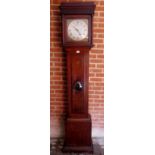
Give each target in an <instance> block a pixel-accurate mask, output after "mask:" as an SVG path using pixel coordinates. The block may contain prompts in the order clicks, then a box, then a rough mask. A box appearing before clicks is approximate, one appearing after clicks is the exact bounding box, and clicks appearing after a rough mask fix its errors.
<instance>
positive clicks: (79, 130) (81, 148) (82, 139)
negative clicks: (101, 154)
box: [63, 116, 93, 153]
mask: <svg viewBox="0 0 155 155" xmlns="http://www.w3.org/2000/svg"><path fill="white" fill-rule="evenodd" d="M63 152H89V153H92V152H93V144H92V139H91V117H90V116H89V117H88V118H80V119H77V118H67V120H66V131H65V142H64V148H63Z"/></svg>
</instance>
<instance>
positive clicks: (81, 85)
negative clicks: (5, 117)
mask: <svg viewBox="0 0 155 155" xmlns="http://www.w3.org/2000/svg"><path fill="white" fill-rule="evenodd" d="M60 9H61V15H62V30H63V33H62V42H63V49H64V52H66V53H67V81H68V113H67V118H66V129H65V142H64V148H63V151H64V152H93V147H92V139H91V126H92V125H91V117H90V115H89V114H88V78H89V76H88V75H89V50H90V48H91V47H92V45H93V44H92V36H93V35H92V16H93V14H94V9H95V4H94V3H92V2H89V3H88V2H83V3H62V5H61V7H60ZM67 19H88V41H80V42H79V41H72V40H68V38H67V26H66V25H67V24H66V21H67Z"/></svg>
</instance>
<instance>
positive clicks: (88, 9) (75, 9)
mask: <svg viewBox="0 0 155 155" xmlns="http://www.w3.org/2000/svg"><path fill="white" fill-rule="evenodd" d="M60 10H61V13H62V14H64V15H73V14H74V15H84V14H87V15H88V14H89V15H93V14H94V10H95V4H94V3H93V2H85V3H83V2H79V3H74V2H70V3H62V4H61V6H60Z"/></svg>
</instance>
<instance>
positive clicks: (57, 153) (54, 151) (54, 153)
mask: <svg viewBox="0 0 155 155" xmlns="http://www.w3.org/2000/svg"><path fill="white" fill-rule="evenodd" d="M93 147H94V153H93V154H90V153H62V151H61V149H62V146H61V145H59V146H57V147H55V148H52V146H51V153H50V155H104V149H103V148H101V146H100V145H98V144H94V146H93Z"/></svg>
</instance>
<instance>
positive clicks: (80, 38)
mask: <svg viewBox="0 0 155 155" xmlns="http://www.w3.org/2000/svg"><path fill="white" fill-rule="evenodd" d="M67 40H68V41H75V42H87V41H88V19H67Z"/></svg>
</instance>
